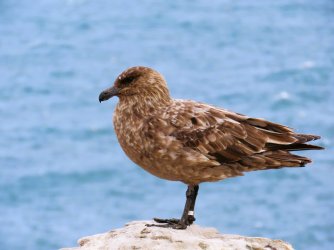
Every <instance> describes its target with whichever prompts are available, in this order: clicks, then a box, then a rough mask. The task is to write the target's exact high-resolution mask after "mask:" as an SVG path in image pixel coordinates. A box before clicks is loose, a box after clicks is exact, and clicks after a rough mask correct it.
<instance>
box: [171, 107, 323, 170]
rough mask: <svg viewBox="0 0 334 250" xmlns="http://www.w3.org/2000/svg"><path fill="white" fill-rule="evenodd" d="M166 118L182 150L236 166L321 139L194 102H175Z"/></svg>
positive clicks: (172, 134)
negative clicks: (253, 156) (245, 160)
mask: <svg viewBox="0 0 334 250" xmlns="http://www.w3.org/2000/svg"><path fill="white" fill-rule="evenodd" d="M166 114H167V115H166V118H167V117H168V119H169V123H170V125H172V126H173V127H174V129H173V131H172V132H171V134H170V136H172V137H174V138H176V140H178V141H180V142H181V143H182V144H183V146H185V147H189V148H192V149H194V150H196V151H198V152H200V153H202V154H204V155H205V156H206V157H208V158H210V159H212V160H216V161H218V162H220V163H228V162H237V161H240V160H242V159H244V158H247V157H249V156H252V155H256V154H259V153H263V152H266V151H271V150H273V149H275V148H276V149H281V148H282V147H283V148H284V147H287V148H288V147H291V145H303V146H305V144H303V143H304V142H306V141H310V140H314V139H318V138H319V137H317V136H312V135H302V134H296V133H294V132H293V130H292V129H291V128H288V127H286V126H283V125H280V124H276V123H272V122H269V121H266V120H263V119H258V118H250V117H247V116H244V115H241V114H238V113H234V112H231V111H227V110H224V109H220V108H216V107H213V106H210V105H207V104H202V103H197V102H192V101H175V103H174V104H173V107H171V108H170V110H168V111H167V112H166ZM308 146H312V145H308ZM314 147H316V146H314ZM292 148H293V147H292ZM291 150H293V149H291Z"/></svg>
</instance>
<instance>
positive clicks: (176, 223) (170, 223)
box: [146, 215, 195, 229]
mask: <svg viewBox="0 0 334 250" xmlns="http://www.w3.org/2000/svg"><path fill="white" fill-rule="evenodd" d="M153 220H154V221H155V222H157V223H161V224H146V226H148V227H163V228H173V229H186V228H187V227H188V226H189V225H191V224H192V223H193V222H194V221H195V217H194V216H193V215H188V217H187V220H186V221H182V220H179V219H175V218H173V219H159V218H153Z"/></svg>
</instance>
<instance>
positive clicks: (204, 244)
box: [62, 221, 293, 250]
mask: <svg viewBox="0 0 334 250" xmlns="http://www.w3.org/2000/svg"><path fill="white" fill-rule="evenodd" d="M151 223H153V222H152V221H133V222H130V223H128V224H126V225H125V227H123V228H120V229H116V230H112V231H110V232H107V233H104V234H97V235H93V236H88V237H84V238H81V239H79V240H78V244H79V247H74V248H63V249H62V250H107V249H122V250H123V249H124V250H125V249H156V250H158V249H180V250H181V249H182V250H184V249H191V250H196V249H200V250H204V249H207V250H216V249H217V250H218V249H224V250H232V249H233V250H293V248H292V246H291V245H289V244H288V243H286V242H283V241H281V240H271V239H266V238H253V237H244V236H239V235H226V234H225V235H224V234H220V233H219V232H218V231H217V230H216V229H214V228H203V227H200V226H198V225H192V226H190V227H188V228H187V229H186V230H175V229H168V228H161V227H146V226H145V225H146V224H151Z"/></svg>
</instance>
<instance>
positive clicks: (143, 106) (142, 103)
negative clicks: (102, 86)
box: [117, 95, 172, 118]
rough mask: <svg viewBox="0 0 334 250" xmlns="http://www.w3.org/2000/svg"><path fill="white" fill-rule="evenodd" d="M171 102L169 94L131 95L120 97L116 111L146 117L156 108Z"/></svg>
mask: <svg viewBox="0 0 334 250" xmlns="http://www.w3.org/2000/svg"><path fill="white" fill-rule="evenodd" d="M171 102H172V99H171V98H170V97H169V95H168V96H167V95H165V96H163V97H162V96H154V95H152V96H141V95H133V96H128V97H121V98H120V101H119V103H118V104H117V111H118V112H120V113H122V114H128V115H134V116H139V117H142V118H145V117H148V116H150V115H152V114H153V113H155V112H156V111H157V110H159V109H161V108H164V107H166V106H168V105H169V104H170V103H171Z"/></svg>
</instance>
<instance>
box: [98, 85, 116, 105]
mask: <svg viewBox="0 0 334 250" xmlns="http://www.w3.org/2000/svg"><path fill="white" fill-rule="evenodd" d="M118 94H119V88H117V87H115V86H113V87H111V88H108V89H106V90H103V91H102V92H101V94H100V95H99V101H100V102H103V101H106V100H108V99H110V98H111V97H113V96H117V95H118Z"/></svg>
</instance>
